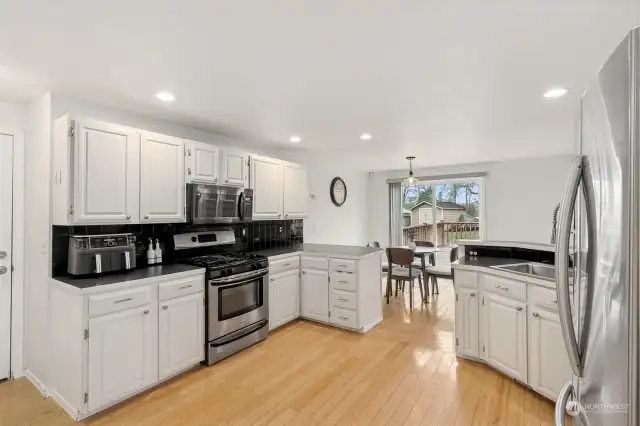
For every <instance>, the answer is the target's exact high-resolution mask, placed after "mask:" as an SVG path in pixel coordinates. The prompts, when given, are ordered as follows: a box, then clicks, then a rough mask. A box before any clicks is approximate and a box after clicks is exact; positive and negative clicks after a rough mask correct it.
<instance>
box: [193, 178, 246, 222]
mask: <svg viewBox="0 0 640 426" xmlns="http://www.w3.org/2000/svg"><path fill="white" fill-rule="evenodd" d="M187 200H188V202H187V220H188V221H189V222H191V223H193V224H194V225H202V224H211V223H241V222H243V221H244V217H243V216H244V191H243V189H242V188H236V187H229V186H220V185H199V184H187Z"/></svg>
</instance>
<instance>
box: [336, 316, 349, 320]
mask: <svg viewBox="0 0 640 426" xmlns="http://www.w3.org/2000/svg"><path fill="white" fill-rule="evenodd" d="M338 318H339V319H341V320H343V321H349V318H346V317H338Z"/></svg>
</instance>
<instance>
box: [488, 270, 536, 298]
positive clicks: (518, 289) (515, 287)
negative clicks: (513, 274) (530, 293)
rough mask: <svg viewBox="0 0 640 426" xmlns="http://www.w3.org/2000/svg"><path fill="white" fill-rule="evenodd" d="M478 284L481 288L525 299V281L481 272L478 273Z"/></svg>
mask: <svg viewBox="0 0 640 426" xmlns="http://www.w3.org/2000/svg"><path fill="white" fill-rule="evenodd" d="M480 284H481V286H482V289H483V290H486V291H490V292H493V293H496V294H500V295H503V296H506V297H512V298H514V299H518V300H522V301H526V300H527V285H526V284H525V283H521V282H519V281H513V280H510V279H507V278H502V277H496V276H494V275H486V274H482V275H480Z"/></svg>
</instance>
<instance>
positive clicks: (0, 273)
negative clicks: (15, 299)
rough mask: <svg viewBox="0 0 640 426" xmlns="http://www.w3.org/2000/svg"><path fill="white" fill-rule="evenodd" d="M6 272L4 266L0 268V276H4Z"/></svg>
mask: <svg viewBox="0 0 640 426" xmlns="http://www.w3.org/2000/svg"><path fill="white" fill-rule="evenodd" d="M7 271H8V269H7V267H6V266H0V275H2V274H6V273H7Z"/></svg>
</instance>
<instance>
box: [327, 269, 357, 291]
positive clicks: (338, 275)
mask: <svg viewBox="0 0 640 426" xmlns="http://www.w3.org/2000/svg"><path fill="white" fill-rule="evenodd" d="M357 284H358V283H357V281H356V274H354V273H351V272H337V271H331V287H332V288H337V289H340V290H347V291H356V290H357V289H358V285H357Z"/></svg>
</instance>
